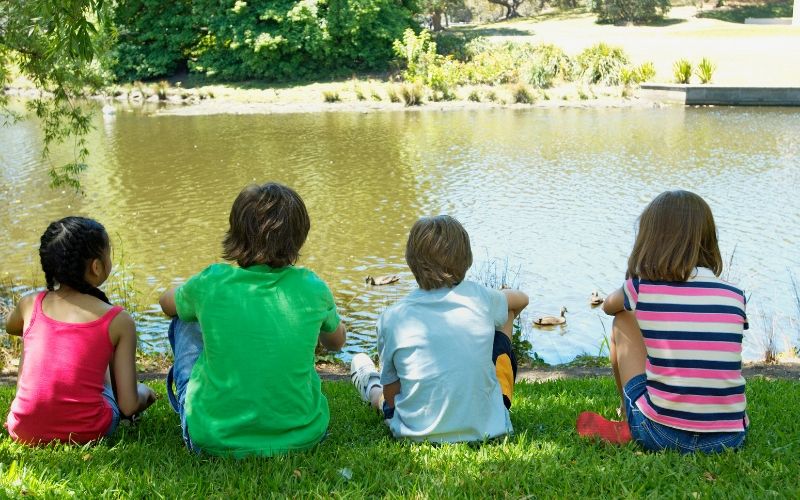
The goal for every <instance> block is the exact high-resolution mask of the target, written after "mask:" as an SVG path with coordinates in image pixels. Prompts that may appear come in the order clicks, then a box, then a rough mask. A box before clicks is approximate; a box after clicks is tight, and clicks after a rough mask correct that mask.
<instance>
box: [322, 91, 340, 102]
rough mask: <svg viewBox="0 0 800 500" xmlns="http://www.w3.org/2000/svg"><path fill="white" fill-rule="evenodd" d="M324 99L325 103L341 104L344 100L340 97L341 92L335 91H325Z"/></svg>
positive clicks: (323, 92) (323, 93)
mask: <svg viewBox="0 0 800 500" xmlns="http://www.w3.org/2000/svg"><path fill="white" fill-rule="evenodd" d="M322 98H323V99H325V102H339V101H341V100H342V98H341V97H340V96H339V92H337V91H335V90H323V91H322Z"/></svg>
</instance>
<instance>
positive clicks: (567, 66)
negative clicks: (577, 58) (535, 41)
mask: <svg viewBox="0 0 800 500" xmlns="http://www.w3.org/2000/svg"><path fill="white" fill-rule="evenodd" d="M530 68H531V71H530V73H529V74H530V77H529V82H530V84H531V85H533V86H535V87H538V88H542V89H546V88H549V87H552V86H553V82H554V81H555V80H557V79H561V80H563V81H570V80H572V76H573V74H574V71H575V68H574V63H573V61H572V59H571V58H570V57H569V56H568V55H567V54H566V53H565V52H564V51H563V50H561V48H560V47H557V46H555V45H552V44H546V43H543V44H540V45H536V46H533V47H532V48H531V59H530Z"/></svg>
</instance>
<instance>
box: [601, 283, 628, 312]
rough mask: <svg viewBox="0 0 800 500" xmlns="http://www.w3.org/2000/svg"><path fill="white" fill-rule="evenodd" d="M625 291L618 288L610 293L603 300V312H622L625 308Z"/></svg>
mask: <svg viewBox="0 0 800 500" xmlns="http://www.w3.org/2000/svg"><path fill="white" fill-rule="evenodd" d="M624 293H625V292H623V291H622V288H617V289H616V290H614V291H613V292H611V293H609V294H608V297H606V300H605V301H603V312H604V313H606V314H608V315H610V316H613V315H615V314H617V313H619V312H622V311H623V310H624V309H625V295H624Z"/></svg>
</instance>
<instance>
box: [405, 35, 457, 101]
mask: <svg viewBox="0 0 800 500" xmlns="http://www.w3.org/2000/svg"><path fill="white" fill-rule="evenodd" d="M394 51H395V54H396V55H397V56H398V57H399V58H400V59H401V60H402V61H403V63H404V64H405V67H406V69H405V71H404V72H403V78H404V79H405V80H406V81H409V82H413V83H419V84H423V85H428V86H430V87H431V89H432V90H433V93H434V99H436V100H443V99H444V100H449V99H453V98H454V97H455V96H454V95H453V92H452V90H451V89H452V88H453V87H454V86H456V85H458V84H459V79H460V74H461V69H460V63H459V62H458V61H456V60H455V59H453V58H452V57H449V56H448V57H445V56H442V55H440V54H437V53H436V42H433V41H432V39H431V34H430V33H429V32H428V31H425V30H423V31H422V32H421V33H420V34H419V35H416V34H415V33H414V32H413V31H412V30H410V29H408V30H406V31H405V32H404V33H403V39H402V40H396V41H395V42H394Z"/></svg>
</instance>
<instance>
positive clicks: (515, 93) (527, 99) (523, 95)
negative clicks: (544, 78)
mask: <svg viewBox="0 0 800 500" xmlns="http://www.w3.org/2000/svg"><path fill="white" fill-rule="evenodd" d="M511 101H512V102H514V103H515V104H533V103H535V102H536V96H534V95H533V93H532V92H531V90H530V89H529V88H528V86H527V85H525V84H524V83H518V84H516V85H514V87H513V88H512V89H511Z"/></svg>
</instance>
